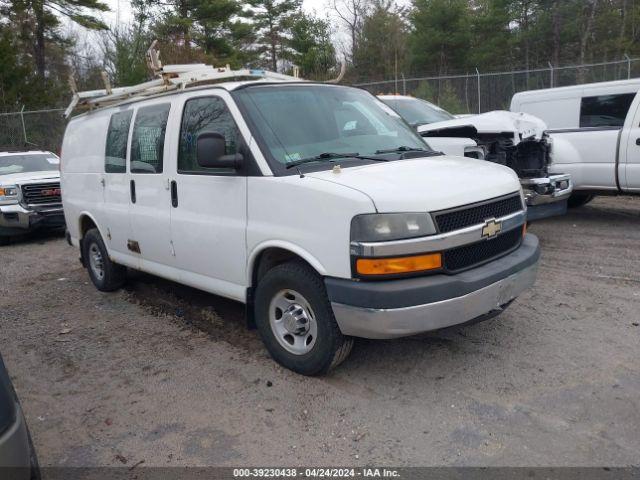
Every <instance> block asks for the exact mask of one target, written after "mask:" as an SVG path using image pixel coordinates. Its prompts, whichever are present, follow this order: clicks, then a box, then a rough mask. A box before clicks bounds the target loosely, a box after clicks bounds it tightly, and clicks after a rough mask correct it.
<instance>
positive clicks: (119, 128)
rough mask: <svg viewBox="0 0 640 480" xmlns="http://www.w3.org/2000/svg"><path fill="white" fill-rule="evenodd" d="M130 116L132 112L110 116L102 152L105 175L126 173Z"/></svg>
mask: <svg viewBox="0 0 640 480" xmlns="http://www.w3.org/2000/svg"><path fill="white" fill-rule="evenodd" d="M132 115H133V110H127V111H126V112H118V113H114V114H113V115H111V120H109V129H108V130H107V145H106V147H105V152H104V171H105V173H125V172H126V171H127V140H129V126H130V125H131V116H132Z"/></svg>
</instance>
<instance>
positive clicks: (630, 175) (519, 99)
mask: <svg viewBox="0 0 640 480" xmlns="http://www.w3.org/2000/svg"><path fill="white" fill-rule="evenodd" d="M639 91H640V79H631V80H623V81H617V82H602V83H593V84H588V85H577V86H572V87H561V88H552V89H546V90H535V91H529V92H521V93H518V94H516V95H515V96H514V97H513V100H512V102H511V109H512V110H518V111H524V112H529V113H532V114H534V115H537V116H541V117H542V118H543V119H544V120H545V121H546V122H547V123H548V124H549V128H550V129H549V130H548V131H547V135H548V136H549V141H550V142H551V144H552V145H553V149H552V152H551V164H550V165H549V172H564V173H569V174H571V178H572V179H573V183H574V192H573V194H572V195H571V198H570V199H569V206H574V207H576V206H580V205H584V204H585V203H587V202H589V201H590V200H591V199H592V198H593V197H594V196H595V195H597V194H607V195H611V194H627V195H628V194H639V193H640V94H639V93H638V92H639Z"/></svg>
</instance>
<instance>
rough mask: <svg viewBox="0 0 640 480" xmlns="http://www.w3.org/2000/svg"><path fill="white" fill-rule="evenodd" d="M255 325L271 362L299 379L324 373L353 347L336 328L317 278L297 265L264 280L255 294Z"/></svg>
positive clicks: (273, 271) (277, 269) (283, 266)
mask: <svg viewBox="0 0 640 480" xmlns="http://www.w3.org/2000/svg"><path fill="white" fill-rule="evenodd" d="M278 305H280V306H282V308H279V307H278ZM278 316H279V317H280V318H279V319H278ZM255 321H256V326H257V328H258V332H259V333H260V337H261V338H262V341H263V342H264V344H265V347H266V348H267V350H268V351H269V354H270V355H271V357H272V358H273V359H274V360H275V361H276V362H278V363H279V364H280V365H282V366H284V367H286V368H288V369H290V370H293V371H294V372H296V373H300V374H302V375H322V374H325V373H327V372H328V371H329V370H331V369H332V368H335V367H337V366H338V365H340V363H342V362H343V361H344V360H345V359H346V358H347V357H348V356H349V353H350V352H351V348H352V347H353V338H351V337H346V336H344V335H343V334H342V332H341V331H340V328H339V327H338V324H337V323H336V319H335V317H334V315H333V310H332V309H331V304H330V303H329V299H328V297H327V292H326V290H325V286H324V282H323V281H322V278H321V277H320V276H319V275H318V274H317V273H316V272H315V271H314V270H313V269H312V268H311V267H309V266H308V265H306V264H304V263H303V262H299V261H292V262H287V263H283V264H280V265H277V266H276V267H274V268H272V269H271V270H269V271H268V272H267V273H266V274H265V275H264V277H263V278H262V279H261V280H260V282H259V283H258V286H257V288H256V295H255ZM294 329H295V332H296V333H295V334H294V333H292V331H293V330H294ZM305 330H306V331H305Z"/></svg>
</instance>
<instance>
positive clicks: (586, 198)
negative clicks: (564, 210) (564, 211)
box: [567, 192, 595, 208]
mask: <svg viewBox="0 0 640 480" xmlns="http://www.w3.org/2000/svg"><path fill="white" fill-rule="evenodd" d="M594 198H595V195H593V194H592V193H579V192H575V193H572V194H571V196H570V197H569V200H567V206H568V207H569V208H578V207H582V206H583V205H586V204H587V203H589V202H590V201H591V200H593V199H594Z"/></svg>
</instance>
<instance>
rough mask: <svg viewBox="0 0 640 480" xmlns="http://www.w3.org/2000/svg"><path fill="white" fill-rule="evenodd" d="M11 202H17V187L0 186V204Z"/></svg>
mask: <svg viewBox="0 0 640 480" xmlns="http://www.w3.org/2000/svg"><path fill="white" fill-rule="evenodd" d="M11 203H18V187H17V186H16V185H7V186H5V187H0V204H4V205H7V204H11Z"/></svg>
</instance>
